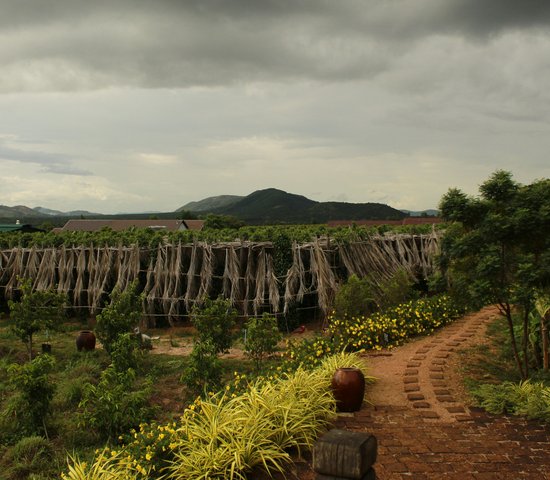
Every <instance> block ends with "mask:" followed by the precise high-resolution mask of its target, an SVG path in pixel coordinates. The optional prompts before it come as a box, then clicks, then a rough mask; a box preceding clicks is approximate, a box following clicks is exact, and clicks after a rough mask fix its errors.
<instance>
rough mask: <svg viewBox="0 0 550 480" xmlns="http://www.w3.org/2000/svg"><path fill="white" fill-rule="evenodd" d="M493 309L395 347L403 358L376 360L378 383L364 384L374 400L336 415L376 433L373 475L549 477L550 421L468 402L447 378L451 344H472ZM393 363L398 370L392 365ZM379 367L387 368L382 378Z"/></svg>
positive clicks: (340, 424)
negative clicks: (491, 410)
mask: <svg viewBox="0 0 550 480" xmlns="http://www.w3.org/2000/svg"><path fill="white" fill-rule="evenodd" d="M495 315H496V311H495V310H494V309H491V308H486V309H483V310H481V311H480V312H478V313H476V314H472V315H468V316H466V317H464V318H462V319H460V320H458V321H456V322H454V323H453V324H451V325H449V326H447V327H445V328H443V329H441V330H440V331H439V332H438V333H437V334H436V335H434V336H432V337H427V338H424V339H422V340H420V341H417V342H414V343H412V344H409V345H405V346H404V347H400V349H401V351H400V353H399V355H401V357H399V356H398V354H397V350H396V354H394V355H391V356H390V355H388V356H383V357H381V358H380V357H379V358H376V362H375V363H376V366H377V367H376V368H377V371H375V372H373V373H374V375H375V376H376V375H377V374H378V376H379V377H380V380H379V382H377V383H379V385H380V386H379V387H378V388H379V390H376V389H377V386H376V384H375V385H374V386H372V387H369V389H371V388H372V394H373V396H374V399H375V403H374V405H368V404H365V405H364V406H363V408H362V410H361V411H359V412H356V413H354V414H342V415H340V416H339V417H338V420H337V422H336V427H337V428H346V429H349V430H356V431H367V432H369V433H372V434H374V435H375V436H376V437H377V439H378V442H379V447H378V460H377V462H376V464H375V469H376V473H377V478H378V479H379V480H398V479H399V480H401V479H413V480H428V479H434V480H435V479H456V480H466V479H475V480H492V479H495V480H516V479H529V480H550V427H549V426H548V424H545V423H541V422H537V421H529V420H526V419H522V418H517V417H508V416H501V415H498V416H497V415H490V414H487V413H485V412H484V411H483V410H481V409H477V408H471V407H470V408H469V407H468V406H467V405H464V404H463V403H462V402H461V401H460V398H459V397H458V396H457V395H456V393H457V392H455V391H454V389H453V384H452V383H451V382H449V377H450V375H451V373H452V372H451V371H450V369H451V366H450V360H452V359H453V356H454V355H456V350H457V349H459V348H463V347H466V346H468V345H469V344H471V343H472V342H473V341H474V339H475V337H476V335H479V334H480V333H483V332H484V329H485V328H486V325H487V323H488V322H489V321H490V320H491V318H493V317H494V316H495ZM403 355H407V359H406V361H405V362H404V361H403ZM373 360H374V359H373ZM397 361H399V366H400V369H402V371H400V372H399V371H397V372H395V371H394V370H395V368H393V369H392V368H390V367H391V366H393V367H395V364H396V363H395V362H397ZM392 362H394V364H392ZM384 367H386V370H388V371H393V374H392V375H388V378H386V379H384V370H385V368H384ZM399 382H400V383H399ZM367 399H369V392H367Z"/></svg>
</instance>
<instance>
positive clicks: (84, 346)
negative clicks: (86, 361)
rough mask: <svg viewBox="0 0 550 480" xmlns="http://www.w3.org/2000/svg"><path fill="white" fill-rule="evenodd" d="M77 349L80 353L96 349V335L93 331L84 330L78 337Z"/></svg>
mask: <svg viewBox="0 0 550 480" xmlns="http://www.w3.org/2000/svg"><path fill="white" fill-rule="evenodd" d="M76 348H77V350H78V351H79V352H81V351H82V350H84V351H89V350H94V349H95V334H94V332H92V331H91V330H82V331H81V332H80V333H79V334H78V337H76Z"/></svg>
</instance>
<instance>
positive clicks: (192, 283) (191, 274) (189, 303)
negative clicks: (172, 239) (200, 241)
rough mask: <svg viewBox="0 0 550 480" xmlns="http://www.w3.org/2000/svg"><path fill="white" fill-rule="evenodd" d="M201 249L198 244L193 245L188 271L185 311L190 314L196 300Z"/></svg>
mask: <svg viewBox="0 0 550 480" xmlns="http://www.w3.org/2000/svg"><path fill="white" fill-rule="evenodd" d="M199 256H200V253H199V249H198V245H197V243H193V248H192V249H191V261H190V262H189V268H188V269H187V285H186V289H185V296H184V303H185V309H186V310H187V312H190V311H191V309H192V308H193V305H194V304H195V300H196V297H197V295H196V293H197V288H196V283H197V281H196V275H197V273H196V270H197V266H198V264H199Z"/></svg>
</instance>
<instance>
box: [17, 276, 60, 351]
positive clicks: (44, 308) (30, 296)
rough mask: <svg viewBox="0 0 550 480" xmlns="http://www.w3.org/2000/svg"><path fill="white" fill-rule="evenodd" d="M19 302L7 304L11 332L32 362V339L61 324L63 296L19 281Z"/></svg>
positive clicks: (27, 281) (27, 280)
mask: <svg viewBox="0 0 550 480" xmlns="http://www.w3.org/2000/svg"><path fill="white" fill-rule="evenodd" d="M20 289H21V300H20V301H19V302H15V301H13V300H10V301H9V302H8V305H9V308H10V318H11V320H12V321H13V326H12V331H13V332H14V333H15V334H16V335H17V336H18V337H19V338H20V339H21V340H22V341H23V342H25V344H26V345H27V350H28V353H29V360H32V337H33V335H34V334H35V333H36V332H38V331H40V330H45V329H49V330H55V329H56V328H57V327H58V326H59V325H60V323H61V322H62V319H63V315H64V307H65V295H63V294H60V293H57V292H55V291H53V290H35V291H33V289H32V284H31V281H30V279H24V280H22V281H21V285H20Z"/></svg>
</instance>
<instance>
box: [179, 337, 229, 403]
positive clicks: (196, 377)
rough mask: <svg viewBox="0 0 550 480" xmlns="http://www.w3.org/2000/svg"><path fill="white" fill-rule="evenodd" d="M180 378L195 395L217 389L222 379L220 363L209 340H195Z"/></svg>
mask: <svg viewBox="0 0 550 480" xmlns="http://www.w3.org/2000/svg"><path fill="white" fill-rule="evenodd" d="M188 362H189V363H188V365H187V367H186V368H185V370H184V371H183V374H182V376H181V380H182V382H183V383H185V384H186V385H187V387H188V388H189V390H190V391H191V392H192V393H194V394H195V395H201V394H205V393H206V392H208V391H209V390H213V391H215V390H217V389H218V388H219V387H220V384H221V379H222V364H221V361H220V359H219V358H218V356H217V355H216V347H215V346H214V345H213V344H212V342H211V341H210V340H206V341H197V342H196V343H195V345H194V347H193V351H192V352H191V355H189V360H188Z"/></svg>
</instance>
